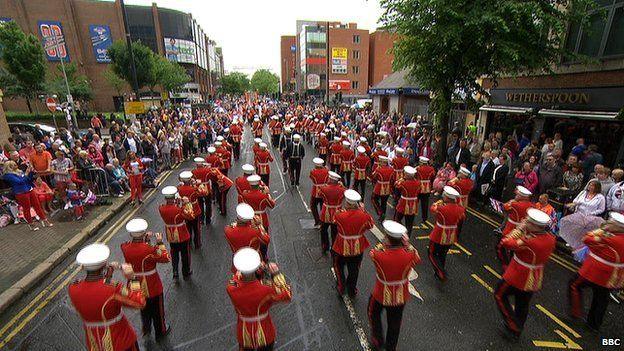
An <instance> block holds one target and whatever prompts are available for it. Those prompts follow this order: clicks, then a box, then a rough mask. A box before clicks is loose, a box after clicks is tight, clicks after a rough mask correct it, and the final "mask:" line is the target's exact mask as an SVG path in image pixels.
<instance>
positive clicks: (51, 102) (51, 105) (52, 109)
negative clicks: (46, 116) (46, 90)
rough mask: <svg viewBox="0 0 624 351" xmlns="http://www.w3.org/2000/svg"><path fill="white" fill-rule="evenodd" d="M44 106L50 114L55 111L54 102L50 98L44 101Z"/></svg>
mask: <svg viewBox="0 0 624 351" xmlns="http://www.w3.org/2000/svg"><path fill="white" fill-rule="evenodd" d="M46 106H47V107H48V110H50V112H54V111H56V100H54V99H53V98H51V97H49V98H47V99H46Z"/></svg>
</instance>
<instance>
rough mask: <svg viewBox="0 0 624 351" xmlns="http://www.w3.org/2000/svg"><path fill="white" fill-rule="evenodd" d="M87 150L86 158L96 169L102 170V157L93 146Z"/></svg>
mask: <svg viewBox="0 0 624 351" xmlns="http://www.w3.org/2000/svg"><path fill="white" fill-rule="evenodd" d="M88 150H89V151H88V157H89V159H91V162H93V164H94V165H95V166H97V167H100V168H104V156H102V153H101V152H99V151H98V150H97V148H96V147H95V145H93V144H90V145H89V149H88Z"/></svg>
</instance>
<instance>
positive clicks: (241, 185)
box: [234, 175, 266, 204]
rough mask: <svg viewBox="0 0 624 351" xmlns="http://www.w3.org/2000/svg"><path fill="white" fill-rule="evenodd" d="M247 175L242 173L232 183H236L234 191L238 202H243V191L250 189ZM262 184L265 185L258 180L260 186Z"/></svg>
mask: <svg viewBox="0 0 624 351" xmlns="http://www.w3.org/2000/svg"><path fill="white" fill-rule="evenodd" d="M247 177H248V176H246V175H242V176H240V177H238V178H236V179H235V180H234V183H235V185H236V192H237V193H238V203H239V204H240V203H241V202H243V192H245V191H246V190H251V184H249V181H248V180H247ZM264 186H266V185H265V184H264V182H263V181H260V187H264Z"/></svg>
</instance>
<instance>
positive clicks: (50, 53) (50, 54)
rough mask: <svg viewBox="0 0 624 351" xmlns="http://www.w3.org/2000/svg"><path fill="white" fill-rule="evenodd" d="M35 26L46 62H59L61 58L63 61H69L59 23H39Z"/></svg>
mask: <svg viewBox="0 0 624 351" xmlns="http://www.w3.org/2000/svg"><path fill="white" fill-rule="evenodd" d="M37 25H38V26H39V34H40V35H41V40H42V44H43V50H44V51H45V55H46V58H47V59H48V61H60V60H61V58H62V59H63V61H65V62H68V61H69V60H70V58H69V51H68V50H67V45H66V43H65V36H64V35H63V27H62V26H61V22H58V21H39V22H38V24H37Z"/></svg>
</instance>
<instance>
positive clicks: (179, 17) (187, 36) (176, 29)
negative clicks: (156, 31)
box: [158, 8, 195, 41]
mask: <svg viewBox="0 0 624 351" xmlns="http://www.w3.org/2000/svg"><path fill="white" fill-rule="evenodd" d="M158 16H159V17H160V28H161V30H162V35H163V37H167V38H176V39H184V40H190V41H193V40H194V39H195V37H194V36H193V23H192V21H191V16H189V15H188V14H186V13H183V12H179V11H174V10H169V9H160V8H159V9H158Z"/></svg>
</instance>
